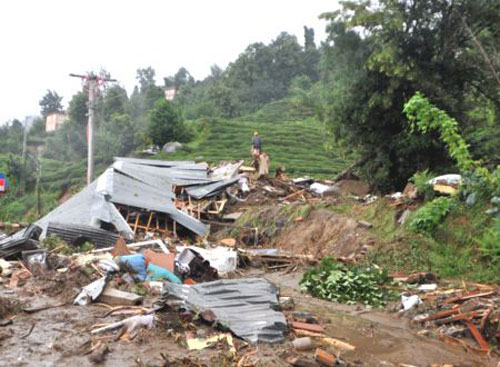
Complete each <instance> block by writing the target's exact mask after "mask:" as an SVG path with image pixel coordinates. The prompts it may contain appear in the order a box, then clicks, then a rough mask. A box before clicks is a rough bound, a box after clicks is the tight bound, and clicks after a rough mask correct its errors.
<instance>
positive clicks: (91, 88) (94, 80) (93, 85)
mask: <svg viewBox="0 0 500 367" xmlns="http://www.w3.org/2000/svg"><path fill="white" fill-rule="evenodd" d="M69 76H71V77H74V78H80V79H82V82H83V83H84V84H83V88H84V90H85V89H87V90H88V93H89V106H88V108H89V112H88V115H89V121H88V125H87V141H88V149H87V151H88V154H87V185H90V183H91V182H92V181H93V180H94V125H95V97H96V93H97V92H98V90H99V86H100V85H101V84H103V83H104V82H116V79H109V78H105V77H102V76H98V75H95V74H94V73H89V74H87V75H79V74H69Z"/></svg>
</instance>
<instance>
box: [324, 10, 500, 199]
mask: <svg viewBox="0 0 500 367" xmlns="http://www.w3.org/2000/svg"><path fill="white" fill-rule="evenodd" d="M322 17H323V18H324V19H327V20H329V21H330V25H329V27H328V33H329V38H328V44H329V46H328V47H327V50H326V59H327V60H326V62H325V65H326V71H327V73H328V75H327V76H326V77H325V80H324V83H325V85H326V88H327V98H326V100H327V101H328V103H327V104H326V105H325V111H324V116H325V119H326V120H327V121H328V122H329V123H330V126H331V127H332V130H333V132H334V133H335V135H336V137H337V138H338V139H339V140H342V141H343V142H344V143H345V145H348V146H350V147H351V148H353V149H356V151H357V152H358V153H360V154H361V155H362V156H364V157H370V159H368V160H367V161H366V162H367V163H366V164H365V166H364V174H365V176H366V177H368V178H369V179H371V180H374V181H377V182H378V183H379V187H380V188H382V189H393V188H394V187H397V188H400V187H402V186H403V185H404V184H405V183H406V181H407V179H408V177H410V176H411V175H412V173H413V172H415V171H416V170H423V169H426V168H429V169H431V170H432V171H440V170H443V169H446V168H447V167H450V165H451V164H452V162H451V161H450V160H449V159H448V157H447V155H446V153H445V151H444V149H443V145H442V143H441V142H439V139H438V138H437V136H436V134H429V135H426V136H414V135H411V134H409V124H408V121H407V119H406V118H405V116H404V115H403V114H402V110H403V105H404V103H405V102H406V101H407V99H408V98H409V97H410V96H411V95H413V94H414V93H415V92H416V91H422V92H423V93H425V94H426V95H427V96H429V98H431V99H432V100H433V101H436V104H437V105H438V107H439V108H442V109H445V110H447V111H449V112H450V114H451V115H452V117H454V118H456V119H457V120H458V121H468V122H469V123H471V122H472V121H471V120H470V118H469V119H466V118H465V117H466V115H467V112H468V110H469V109H470V105H469V104H468V103H466V102H467V101H470V100H473V99H474V98H479V97H480V98H485V99H487V100H490V101H492V103H494V104H498V103H499V100H498V83H497V82H496V78H494V77H493V76H492V73H491V69H490V68H489V66H486V65H485V64H486V63H485V58H484V55H483V54H482V53H481V52H480V51H479V50H478V47H477V43H476V42H475V41H474V37H473V35H475V37H476V40H479V41H480V42H481V43H482V44H484V45H490V44H495V43H496V44H498V42H499V37H500V3H499V2H497V1H490V0H480V1H475V0H421V1H411V0H397V1H395V0H380V1H378V2H377V4H372V3H371V2H370V1H349V2H344V3H343V9H342V10H341V11H339V12H334V13H328V14H324V15H323V16H322ZM358 32H363V35H364V36H363V37H360V36H359V33H358ZM485 48H486V50H488V52H492V48H491V47H486V46H485ZM347 55H351V56H352V57H348V58H346V56H347ZM471 97H472V98H471ZM472 123H473V122H472Z"/></svg>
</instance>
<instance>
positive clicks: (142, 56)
mask: <svg viewBox="0 0 500 367" xmlns="http://www.w3.org/2000/svg"><path fill="white" fill-rule="evenodd" d="M337 7H338V5H337V1H336V0H309V1H303V0H253V1H243V0H212V1H207V0H184V1H182V0H178V1H167V0H140V1H139V0H16V1H7V0H4V1H1V2H0V47H1V51H2V52H1V56H0V66H1V67H0V124H2V123H4V122H5V121H7V120H9V119H13V118H18V119H23V118H24V117H25V116H26V115H33V114H39V111H40V107H39V105H38V102H39V100H40V99H41V98H42V96H43V95H44V94H45V92H46V90H47V89H52V90H55V91H56V92H58V93H59V95H62V96H64V99H63V104H64V106H65V107H66V106H67V103H68V102H69V100H70V99H71V96H72V95H73V94H74V93H76V92H77V91H78V90H79V89H80V88H81V85H80V81H79V80H78V79H75V78H70V77H69V76H68V74H69V73H84V72H86V71H90V70H94V71H98V70H99V69H101V67H103V68H105V69H106V70H107V71H109V72H110V73H111V75H112V77H114V78H116V79H118V80H119V81H120V84H121V85H123V86H125V87H126V88H127V90H128V91H129V92H130V91H131V90H132V89H133V86H134V85H135V75H136V70H137V69H138V68H140V67H147V66H152V67H153V68H154V69H155V70H156V81H157V84H159V85H160V84H163V77H164V76H167V75H172V74H174V73H175V72H176V71H177V69H178V68H179V67H181V66H184V67H186V68H187V69H188V70H189V71H190V73H191V74H192V75H193V76H194V77H195V78H196V79H202V78H204V77H205V76H206V75H208V74H209V72H210V66H211V65H213V64H218V65H219V66H220V67H226V66H227V64H228V63H229V62H230V61H233V60H234V59H236V57H237V56H238V55H239V54H240V53H241V52H243V50H244V49H245V48H246V46H247V45H248V44H250V43H252V42H265V43H268V42H269V41H271V40H272V39H274V38H276V36H278V34H279V33H280V32H281V31H286V32H288V33H291V34H295V35H296V36H297V37H298V39H299V41H300V42H301V43H303V26H304V25H307V26H309V27H313V28H314V30H315V35H316V43H317V44H319V42H320V41H321V40H323V39H324V38H325V32H324V28H325V25H326V23H325V21H323V20H321V21H320V20H319V19H318V16H319V14H321V13H323V12H327V11H332V10H335V9H336V8H337Z"/></svg>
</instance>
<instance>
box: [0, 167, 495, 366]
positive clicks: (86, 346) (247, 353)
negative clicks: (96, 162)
mask: <svg viewBox="0 0 500 367" xmlns="http://www.w3.org/2000/svg"><path fill="white" fill-rule="evenodd" d="M258 176H259V172H258V171H256V170H253V169H251V168H249V167H245V166H244V165H243V162H242V161H239V162H222V163H221V164H219V165H218V166H215V167H209V166H208V165H207V164H205V163H195V162H192V161H155V160H141V159H131V158H116V160H115V163H114V164H113V165H112V166H110V167H109V168H108V169H107V170H106V171H105V172H104V173H103V174H102V175H101V176H100V177H99V178H98V179H97V180H95V181H94V182H93V183H91V184H90V185H89V186H88V187H86V188H85V189H83V190H82V191H81V192H80V193H78V194H76V195H74V196H73V197H71V198H70V199H68V200H67V201H65V202H64V203H62V204H61V205H60V206H59V207H58V208H56V209H55V210H53V211H52V212H50V213H49V214H47V215H46V216H45V217H43V218H41V219H40V220H39V221H37V222H36V223H34V224H32V225H30V226H28V227H27V228H25V229H23V230H21V231H19V232H18V233H16V234H14V235H12V236H9V237H5V238H3V239H2V240H0V269H1V272H0V311H1V312H0V318H1V317H5V318H6V319H5V320H0V327H2V326H3V323H4V322H5V324H13V325H16V324H17V323H22V322H23V318H19V319H18V318H16V317H15V315H14V313H16V312H23V313H24V314H25V315H31V314H37V315H40V314H42V312H47V313H48V314H49V316H47V317H52V318H53V319H54V320H59V318H61V319H64V322H65V323H66V324H65V327H64V328H67V327H68V324H69V323H72V324H74V325H72V326H75V329H74V330H77V331H78V332H77V333H74V334H75V335H77V334H78V337H79V338H81V339H79V343H80V346H79V347H77V346H75V345H73V346H69V347H68V348H67V349H68V350H71V351H68V352H66V353H68V354H69V355H74V354H75V353H76V354H78V355H85V356H88V358H89V360H90V361H91V362H93V363H101V362H102V361H103V360H104V358H109V357H106V355H107V354H108V353H110V352H111V353H110V354H115V346H116V347H118V344H119V343H120V342H122V341H123V342H126V343H137V344H138V345H144V344H146V343H154V342H155V340H156V339H157V338H165V339H162V342H164V343H165V344H162V348H163V347H164V345H169V349H168V351H167V352H165V354H162V355H161V361H160V365H189V366H201V365H236V366H239V367H240V366H248V367H250V366H252V367H253V366H258V365H276V366H278V365H283V364H284V363H285V364H289V365H294V366H303V365H307V366H319V365H323V366H326V365H344V366H350V365H356V364H357V362H356V358H355V357H356V354H355V353H356V352H354V351H357V350H358V349H359V348H358V345H357V344H356V343H351V342H350V340H349V339H343V338H342V336H341V335H337V334H336V333H332V330H331V327H330V326H331V325H328V323H329V321H325V320H324V319H320V318H319V317H318V316H317V315H315V314H311V313H309V312H297V311H295V309H296V302H295V300H297V298H295V297H296V295H295V294H285V295H282V294H281V293H280V289H279V288H278V287H276V286H275V285H274V284H273V283H271V282H270V281H269V280H268V279H267V275H269V274H272V273H273V272H276V271H282V273H283V274H287V273H290V274H293V272H294V270H295V269H297V268H298V267H299V266H305V265H307V266H316V267H315V268H312V269H311V270H309V271H307V272H306V273H305V275H304V278H303V280H302V281H301V286H302V287H303V288H304V289H305V290H307V291H308V292H310V293H311V294H312V295H314V296H316V297H319V298H324V299H327V300H330V301H337V302H340V303H347V304H354V303H364V304H365V305H370V306H375V307H379V306H383V305H385V304H386V303H387V302H388V301H390V300H391V299H392V298H394V297H395V296H400V293H401V290H404V291H408V289H410V292H417V291H418V290H419V289H420V292H424V291H425V292H426V293H419V294H418V295H417V294H411V293H408V294H405V295H404V297H407V298H405V302H406V300H410V301H411V302H410V303H412V305H411V307H410V306H407V307H406V308H407V309H408V311H406V312H407V313H408V314H409V313H412V312H413V313H415V312H417V311H419V310H421V309H422V307H423V306H424V305H426V304H427V303H428V302H429V300H430V299H431V298H429V297H430V296H431V295H432V294H436V295H439V291H438V290H437V289H435V288H433V287H430V286H427V285H426V284H423V285H420V286H419V288H417V286H407V287H403V288H401V287H400V286H399V284H396V283H394V282H393V281H392V279H391V278H389V277H388V276H387V275H386V274H385V272H383V271H381V270H380V269H378V268H375V267H373V268H369V269H367V268H362V267H360V266H357V265H355V264H356V263H357V262H358V260H359V259H360V256H363V254H364V253H366V252H367V251H368V249H369V248H370V246H371V244H372V239H371V238H370V236H369V232H370V231H371V230H372V229H373V224H372V223H371V222H366V221H361V220H355V219H352V218H348V217H347V216H344V215H341V214H336V213H333V212H330V211H327V210H324V209H314V210H313V209H311V210H308V211H307V210H303V208H305V207H311V206H312V205H311V204H314V203H320V204H324V203H331V202H337V201H341V200H342V199H341V197H342V196H344V197H346V196H347V197H351V198H353V197H354V198H356V197H362V198H364V199H360V200H364V201H365V202H368V200H372V198H373V197H374V196H370V195H368V190H369V186H367V185H366V184H364V183H362V182H354V181H352V180H344V181H343V182H332V181H319V180H315V179H312V178H303V179H296V180H290V179H288V178H287V177H286V176H285V175H284V174H283V173H281V174H280V175H279V177H260V178H259V177H258ZM374 200H376V199H374ZM269 203H272V204H273V205H272V206H271V208H270V209H268V208H266V209H263V210H269V212H266V214H265V215H267V216H269V218H270V219H273V220H274V221H278V220H279V218H277V217H276V216H277V215H278V213H279V211H280V210H282V209H284V211H287V210H289V211H290V212H289V213H288V215H289V217H288V218H287V219H288V224H290V223H292V225H289V226H287V227H286V231H283V233H281V235H280V239H279V241H277V242H276V243H275V246H274V248H271V247H266V244H267V243H266V242H265V241H263V238H265V237H272V236H273V231H274V234H276V233H278V228H270V227H271V226H267V225H266V224H263V225H261V224H255V223H254V224H252V223H250V222H248V223H244V222H245V220H246V219H245V218H246V217H247V213H249V212H250V210H251V208H254V209H255V208H256V209H260V207H261V205H262V204H269ZM296 208H302V209H300V210H299V211H295V209H296ZM268 227H269V228H268ZM276 227H277V226H276ZM220 228H223V229H228V228H229V229H237V231H238V235H231V233H230V232H228V231H222V230H219V231H218V234H220V235H221V237H219V238H218V239H217V236H210V237H209V236H208V235H209V234H210V232H212V233H213V232H216V231H217V229H220ZM281 228H285V227H284V225H283V226H281ZM313 241H314V246H312V243H313ZM331 254H334V255H335V256H334V257H332V258H330V257H327V258H324V257H325V256H326V255H331ZM322 258H323V260H321V259H322ZM320 261H321V262H320ZM318 263H319V265H318ZM346 264H349V266H348V265H346ZM353 264H354V265H353ZM249 265H250V266H253V267H258V268H260V269H259V270H256V271H260V272H265V273H266V274H267V275H266V276H265V277H264V276H263V275H262V273H260V275H258V276H255V275H254V274H252V275H248V274H249V273H250V271H249V272H248V273H244V272H246V271H248V270H246V269H243V268H244V267H247V266H249ZM254 270H255V269H254ZM278 274H281V273H278ZM245 275H246V276H245ZM411 278H412V277H408V278H405V279H401V281H407V282H411ZM413 278H415V279H416V280H415V281H414V283H418V282H437V278H432V277H431V276H430V275H422V276H421V278H419V277H417V276H414V277H413ZM4 290H5V291H6V293H7V294H8V295H14V297H19V298H22V299H25V300H27V302H28V304H26V305H25V304H24V303H21V304H22V306H20V304H19V303H15V305H17V306H16V307H14V308H15V309H13V307H11V305H12V303H11V302H10V301H9V302H6V301H5V300H6V298H2V293H1V292H3V291H4ZM446 294H447V295H448V293H446ZM450 295H451V294H450ZM461 296H462V298H461V299H459V300H456V301H453V302H451V301H450V303H447V301H446V300H444V301H443V302H442V303H435V304H433V307H435V313H432V312H431V311H429V316H426V317H429V320H430V321H432V322H434V323H435V322H437V321H436V320H438V319H433V318H432V317H434V316H432V315H434V314H439V313H440V312H441V313H442V312H449V316H447V317H455V318H456V319H454V321H450V323H451V324H453V325H455V326H456V324H459V323H463V324H464V325H465V327H466V328H467V330H469V333H472V334H471V335H473V337H474V338H476V339H475V340H478V341H479V340H480V338H479V336H480V335H483V336H484V338H485V340H488V341H492V338H493V336H492V335H495V336H494V337H496V333H494V332H493V331H492V330H493V329H492V328H493V327H494V326H495V322H496V326H498V317H497V316H496V315H497V312H496V311H497V310H496V306H492V305H494V301H495V299H494V298H488V297H490V296H492V295H484V294H483V295H477V297H471V298H481V299H482V300H484V302H483V303H484V305H482V306H480V307H478V308H474V309H471V310H469V309H465V308H464V309H463V310H462V307H465V306H466V305H468V302H471V301H470V300H469V299H464V298H463V297H470V296H471V295H470V294H463V295H461ZM9 297H10V296H9ZM436 297H437V298H436V299H437V300H439V299H440V298H439V296H436ZM294 299H295V300H294ZM416 299H418V301H419V302H414V300H416ZM299 302H300V300H299ZM420 302H423V303H420ZM2 304H3V305H4V306H5V305H7V306H8V307H7V306H5V307H3V308H2ZM407 304H409V303H407ZM453 305H458V307H459V311H457V313H455V312H456V311H448V310H449V309H451V310H455V308H454V306H453ZM460 305H461V306H460ZM68 308H71V313H72V314H76V315H81V314H84V315H86V316H82V317H80V316H78V317H77V318H68V317H67V315H66V314H65V312H67V309H68ZM54 309H57V310H54ZM490 309H491V311H489V310H490ZM51 310H52V311H54V313H50V312H51ZM59 310H61V311H59ZM426 310H427V309H426ZM428 310H432V308H428ZM59 312H60V315H59ZM471 312H476V313H471ZM487 312H489V313H488V316H485V315H486V313H487ZM463 314H465V315H468V317H469V318H470V321H469V319H467V320H466V319H460V318H457V317H458V315H463ZM441 319H442V318H439V320H441ZM18 320H19V321H18ZM483 320H486V321H484V325H482V324H483ZM430 321H426V320H424V321H420V322H421V323H427V324H429V323H430ZM35 323H36V321H33V325H31V326H30V327H29V330H27V331H25V332H23V334H22V335H25V336H26V338H28V337H29V335H30V334H31V332H33V329H34V330H35V331H34V333H37V330H38V329H40V328H42V326H38V325H35ZM427 324H425V325H427ZM492 325H493V326H492ZM27 329H28V328H27ZM44 331H45V330H44ZM476 331H477V332H476ZM464 333H467V331H465V332H464ZM2 335H3V334H1V333H0V342H1V340H2ZM8 337H9V338H10V337H13V336H10V335H8ZM32 337H34V335H32ZM37 337H41V338H43V336H42V335H41V334H38V335H37ZM19 338H24V336H20V337H19ZM19 340H21V339H19ZM113 343H116V344H113ZM269 344H278V346H273V347H267V348H268V349H266V347H263V345H269ZM354 344H356V345H354ZM257 345H258V347H257ZM129 346H130V345H129V344H127V348H129ZM171 347H176V348H179V349H180V350H181V351H182V355H183V356H182V357H178V356H177V357H174V356H170V355H167V354H166V353H169V352H170V348H171ZM483 347H485V346H484V343H483V345H482V347H481V348H483ZM54 348H55V347H54ZM57 348H60V347H59V346H58V347H57ZM200 351H201V352H203V353H202V354H200V355H198V356H199V357H196V358H201V359H202V360H203V362H200V360H199V359H196V358H194V357H193V355H192V354H191V353H195V352H200ZM212 352H213V353H212ZM186 353H190V354H186ZM214 354H216V355H217V356H218V358H222V359H223V361H222V362H221V360H220V359H218V360H217V361H213V360H210V361H209V363H208V364H207V362H206V361H207V356H209V355H212V356H213V355H214ZM351 357H352V360H353V363H354V364H351V363H349V362H347V361H346V360H344V359H345V358H351ZM224 358H227V359H224ZM271 360H272V361H276V360H277V361H278V362H276V363H275V362H273V363H274V364H273V363H270V361H271ZM134 361H135V363H136V364H137V365H140V366H142V365H144V366H145V365H156V364H154V363H153V364H148V363H147V362H146V363H143V362H142V361H141V360H140V359H139V358H138V357H137V358H136V359H134ZM156 362H157V361H156Z"/></svg>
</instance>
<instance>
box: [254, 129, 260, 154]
mask: <svg viewBox="0 0 500 367" xmlns="http://www.w3.org/2000/svg"><path fill="white" fill-rule="evenodd" d="M261 152H262V138H261V137H260V135H259V132H258V131H256V132H254V133H253V139H252V155H253V156H259V155H260V153H261Z"/></svg>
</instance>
